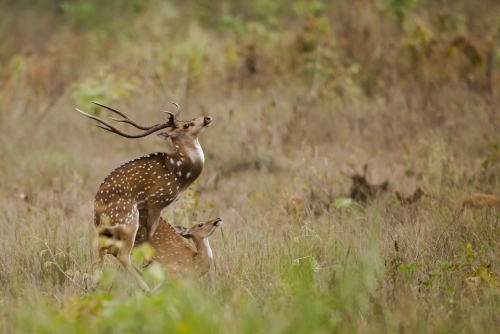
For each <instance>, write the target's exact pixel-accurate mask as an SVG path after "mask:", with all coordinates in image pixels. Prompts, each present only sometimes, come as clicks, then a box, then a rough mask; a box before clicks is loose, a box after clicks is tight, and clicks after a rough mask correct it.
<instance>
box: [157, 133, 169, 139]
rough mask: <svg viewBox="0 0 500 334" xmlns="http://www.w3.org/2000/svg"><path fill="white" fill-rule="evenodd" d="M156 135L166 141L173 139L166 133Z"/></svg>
mask: <svg viewBox="0 0 500 334" xmlns="http://www.w3.org/2000/svg"><path fill="white" fill-rule="evenodd" d="M156 135H157V136H158V137H160V138H161V139H165V140H167V139H170V138H172V137H171V136H170V135H169V134H168V133H166V132H160V133H157V134H156Z"/></svg>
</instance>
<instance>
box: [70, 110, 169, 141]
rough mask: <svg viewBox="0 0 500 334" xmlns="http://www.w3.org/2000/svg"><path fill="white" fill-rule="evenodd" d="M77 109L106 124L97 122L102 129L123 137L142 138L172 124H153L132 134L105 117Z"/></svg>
mask: <svg viewBox="0 0 500 334" xmlns="http://www.w3.org/2000/svg"><path fill="white" fill-rule="evenodd" d="M76 111H78V112H79V113H81V114H82V115H84V116H86V117H88V118H90V119H93V120H95V121H97V122H99V123H102V124H104V125H101V124H96V126H98V127H100V128H101V129H104V130H107V131H109V132H113V133H116V134H118V135H120V136H123V137H126V138H141V137H145V136H147V135H150V134H152V133H153V132H156V131H158V130H161V129H165V128H168V127H171V126H172V125H171V123H163V124H157V125H155V126H152V127H151V128H148V130H147V131H144V132H142V133H138V134H136V135H131V134H128V133H125V132H123V131H121V130H118V129H117V128H115V127H114V126H113V125H111V124H109V123H108V122H106V121H105V120H103V119H100V118H99V117H97V116H94V115H90V114H87V113H86V112H83V111H81V110H80V109H76Z"/></svg>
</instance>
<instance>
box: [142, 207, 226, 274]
mask: <svg viewBox="0 0 500 334" xmlns="http://www.w3.org/2000/svg"><path fill="white" fill-rule="evenodd" d="M142 220H145V219H143V218H142V217H141V222H140V223H139V231H138V232H137V237H136V239H135V246H137V245H140V244H142V243H143V242H145V241H146V234H147V231H146V228H145V224H144V223H145V221H142ZM221 224H222V218H217V219H214V220H209V221H207V222H203V223H199V224H195V225H193V226H192V227H191V228H189V229H187V228H185V227H183V226H172V225H170V224H169V223H167V221H165V220H164V219H163V218H161V217H160V223H159V224H158V228H157V229H156V232H155V234H154V236H153V239H151V246H152V247H153V249H154V251H155V252H154V256H153V261H157V262H159V263H161V264H163V265H164V266H165V268H166V269H167V271H168V273H169V274H172V275H174V276H187V275H190V276H194V277H201V276H203V275H205V274H206V273H207V272H208V271H209V270H210V266H211V265H212V259H213V256H212V249H211V248H210V244H209V243H208V238H209V237H210V236H211V235H212V233H214V232H215V230H216V229H217V227H219V226H220V225H221ZM182 238H186V239H192V240H193V243H194V245H195V246H196V250H194V249H193V247H191V246H190V245H189V244H188V243H186V242H185V241H184V240H182Z"/></svg>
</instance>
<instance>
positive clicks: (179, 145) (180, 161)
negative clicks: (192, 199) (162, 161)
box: [167, 138, 205, 184]
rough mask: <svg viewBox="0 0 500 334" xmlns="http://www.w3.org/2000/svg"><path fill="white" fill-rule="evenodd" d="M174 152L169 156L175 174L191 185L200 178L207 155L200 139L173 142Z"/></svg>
mask: <svg viewBox="0 0 500 334" xmlns="http://www.w3.org/2000/svg"><path fill="white" fill-rule="evenodd" d="M172 144H173V146H174V152H173V153H171V154H169V155H168V156H167V160H169V162H170V164H171V166H172V169H173V171H174V173H175V174H176V175H177V176H178V177H180V178H181V179H184V180H186V181H187V184H191V182H192V181H194V180H196V179H197V178H198V176H200V174H201V172H202V170H203V166H204V163H205V155H204V154H203V150H202V148H201V145H200V142H199V141H198V138H195V139H193V140H189V141H188V140H172Z"/></svg>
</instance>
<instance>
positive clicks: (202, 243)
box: [193, 238, 213, 276]
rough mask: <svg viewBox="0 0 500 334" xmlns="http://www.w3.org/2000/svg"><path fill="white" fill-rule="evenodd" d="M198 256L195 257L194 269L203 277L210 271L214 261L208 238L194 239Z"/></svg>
mask: <svg viewBox="0 0 500 334" xmlns="http://www.w3.org/2000/svg"><path fill="white" fill-rule="evenodd" d="M193 242H194V244H195V246H196V250H197V254H196V255H195V256H194V267H195V269H196V272H197V273H198V274H199V275H200V276H201V275H203V274H205V273H207V272H208V271H209V270H210V266H211V265H212V261H213V254H212V248H210V244H209V243H208V238H203V239H193Z"/></svg>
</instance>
